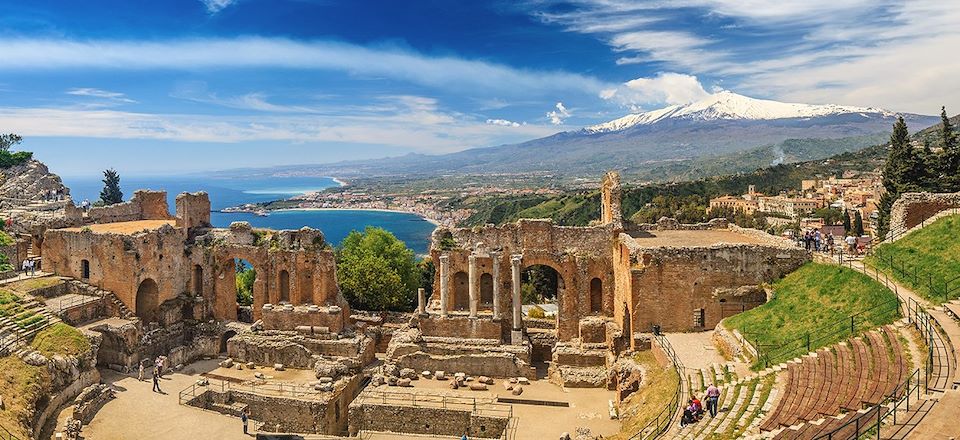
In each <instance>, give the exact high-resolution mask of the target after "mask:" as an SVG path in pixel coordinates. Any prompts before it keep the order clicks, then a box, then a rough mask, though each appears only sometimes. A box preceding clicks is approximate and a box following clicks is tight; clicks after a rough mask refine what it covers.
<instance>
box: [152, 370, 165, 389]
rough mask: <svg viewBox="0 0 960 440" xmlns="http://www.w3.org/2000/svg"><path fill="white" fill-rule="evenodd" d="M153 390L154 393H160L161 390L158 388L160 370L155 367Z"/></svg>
mask: <svg viewBox="0 0 960 440" xmlns="http://www.w3.org/2000/svg"><path fill="white" fill-rule="evenodd" d="M153 391H154V392H155V393H162V392H163V390H161V389H160V372H159V371H157V369H154V370H153Z"/></svg>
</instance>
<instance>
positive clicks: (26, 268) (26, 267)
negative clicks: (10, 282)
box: [20, 260, 30, 276]
mask: <svg viewBox="0 0 960 440" xmlns="http://www.w3.org/2000/svg"><path fill="white" fill-rule="evenodd" d="M20 268H21V269H23V276H27V275H29V274H30V260H23V261H22V262H20Z"/></svg>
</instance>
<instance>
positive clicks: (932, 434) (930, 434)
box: [910, 390, 960, 440]
mask: <svg viewBox="0 0 960 440" xmlns="http://www.w3.org/2000/svg"><path fill="white" fill-rule="evenodd" d="M958 415H960V390H948V391H947V392H945V393H943V396H942V397H940V403H938V404H936V405H934V407H933V409H932V410H931V411H930V413H929V414H927V416H926V417H924V418H923V421H922V422H920V424H919V425H917V427H916V428H915V429H914V430H913V432H912V433H911V437H910V438H916V439H925V440H926V439H930V440H934V439H944V440H946V439H954V438H960V423H957V416H958Z"/></svg>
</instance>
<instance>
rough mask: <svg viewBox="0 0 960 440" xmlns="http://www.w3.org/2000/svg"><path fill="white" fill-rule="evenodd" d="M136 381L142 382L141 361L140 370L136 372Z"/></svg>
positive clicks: (141, 362) (141, 363)
mask: <svg viewBox="0 0 960 440" xmlns="http://www.w3.org/2000/svg"><path fill="white" fill-rule="evenodd" d="M137 380H139V381H140V382H143V361H140V368H139V370H138V371H137Z"/></svg>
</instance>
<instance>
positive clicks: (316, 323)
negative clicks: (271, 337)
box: [260, 304, 346, 333]
mask: <svg viewBox="0 0 960 440" xmlns="http://www.w3.org/2000/svg"><path fill="white" fill-rule="evenodd" d="M260 319H261V320H263V328H264V329H266V330H291V331H292V330H296V329H297V327H318V328H321V327H322V328H325V329H326V330H327V331H329V332H333V333H340V332H341V331H343V328H344V326H345V324H346V323H345V322H344V319H343V310H342V309H341V308H340V306H322V307H321V306H315V305H311V306H294V305H292V304H287V305H284V306H279V305H277V306H274V305H270V306H269V307H267V306H264V307H262V308H261V315H260Z"/></svg>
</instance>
